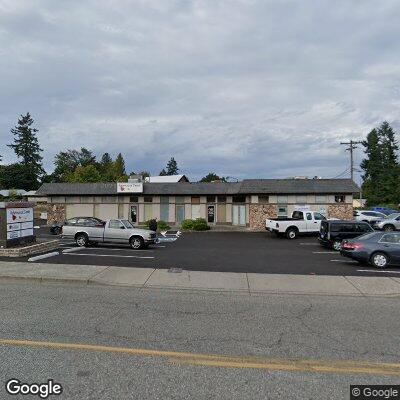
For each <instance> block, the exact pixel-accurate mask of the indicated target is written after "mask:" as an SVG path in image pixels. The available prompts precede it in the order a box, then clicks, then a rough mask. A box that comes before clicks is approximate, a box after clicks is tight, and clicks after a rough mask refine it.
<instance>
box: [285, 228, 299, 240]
mask: <svg viewBox="0 0 400 400" xmlns="http://www.w3.org/2000/svg"><path fill="white" fill-rule="evenodd" d="M297 234H298V231H297V229H295V228H289V229H288V230H287V231H286V237H287V238H288V239H291V240H292V239H296V237H297Z"/></svg>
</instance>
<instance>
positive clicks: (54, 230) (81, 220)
mask: <svg viewBox="0 0 400 400" xmlns="http://www.w3.org/2000/svg"><path fill="white" fill-rule="evenodd" d="M88 220H89V221H92V222H93V223H94V224H103V223H104V221H103V220H101V219H99V218H95V217H75V218H70V219H67V220H66V221H62V222H54V223H53V224H52V225H51V227H50V233H51V234H52V235H60V234H61V232H62V227H63V226H64V225H74V226H76V225H79V226H85V224H86V223H87V221H88Z"/></svg>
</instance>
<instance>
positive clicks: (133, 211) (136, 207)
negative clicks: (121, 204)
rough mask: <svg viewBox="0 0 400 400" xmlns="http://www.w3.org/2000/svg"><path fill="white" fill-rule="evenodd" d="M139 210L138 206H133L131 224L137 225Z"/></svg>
mask: <svg viewBox="0 0 400 400" xmlns="http://www.w3.org/2000/svg"><path fill="white" fill-rule="evenodd" d="M137 210H138V206H131V222H132V223H133V224H137V220H138V219H137Z"/></svg>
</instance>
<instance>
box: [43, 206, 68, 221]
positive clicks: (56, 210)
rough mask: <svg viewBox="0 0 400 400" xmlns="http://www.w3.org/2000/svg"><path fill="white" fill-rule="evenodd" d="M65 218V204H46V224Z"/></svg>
mask: <svg viewBox="0 0 400 400" xmlns="http://www.w3.org/2000/svg"><path fill="white" fill-rule="evenodd" d="M66 219H67V209H66V206H65V204H48V205H47V225H52V224H53V222H61V221H64V220H66Z"/></svg>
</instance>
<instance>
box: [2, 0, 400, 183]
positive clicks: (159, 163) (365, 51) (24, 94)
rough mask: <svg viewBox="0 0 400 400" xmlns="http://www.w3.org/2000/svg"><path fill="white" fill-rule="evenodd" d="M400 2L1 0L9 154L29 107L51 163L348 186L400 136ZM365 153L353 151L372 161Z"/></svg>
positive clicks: (5, 127)
mask: <svg viewBox="0 0 400 400" xmlns="http://www.w3.org/2000/svg"><path fill="white" fill-rule="evenodd" d="M399 15H400V1H398V0H384V1H382V0H377V1H368V0H364V1H355V0H354V1H350V0H344V1H340V0H335V1H332V0H327V1H322V0H321V1H311V0H310V1H300V0H297V1H289V0H287V1H285V0H276V1H267V0H236V1H234V0H226V1H222V0H221V1H219V0H203V1H200V0H199V1H190V0H175V1H172V0H171V1H169V0H130V1H128V0H126V1H124V0H120V1H117V0H114V1H112V0H108V1H105V0H104V1H100V0H93V1H89V0H85V1H82V0H68V1H54V0H36V1H32V0H30V1H24V0H0V106H1V108H0V154H2V155H3V162H5V163H7V162H13V161H14V160H15V159H14V156H13V153H12V151H11V149H8V148H6V144H8V143H10V142H11V140H12V138H11V134H10V133H9V131H10V128H12V126H13V125H15V123H16V121H17V118H18V115H19V114H21V113H25V112H27V111H29V112H30V113H31V114H32V116H33V117H34V119H35V121H36V127H37V128H39V130H40V132H39V140H40V143H41V146H42V147H43V148H44V150H45V151H44V154H43V156H44V165H45V167H46V169H47V170H48V171H51V170H52V169H53V165H52V162H53V158H54V154H56V153H57V152H58V151H60V150H65V149H69V148H70V149H72V148H78V147H81V146H85V147H87V148H89V149H92V150H93V151H94V152H95V153H96V155H101V154H102V153H103V152H106V151H108V152H110V153H111V154H112V155H113V156H115V155H116V154H117V153H118V152H122V153H123V155H124V156H125V159H126V163H127V169H128V171H132V170H133V171H138V170H142V169H146V170H150V171H151V173H152V175H156V174H158V172H159V171H160V169H161V168H162V167H163V166H164V165H165V163H166V161H167V160H168V159H169V158H170V157H171V156H174V157H175V159H176V160H177V161H178V164H179V167H180V168H181V171H182V172H183V173H186V174H187V175H188V176H189V177H190V178H192V179H196V178H199V177H201V176H203V175H205V174H206V173H207V172H209V171H215V172H216V173H218V174H221V175H229V176H234V177H238V178H245V177H265V178H275V177H287V176H294V175H309V176H313V175H321V176H323V177H327V178H329V177H333V176H336V175H339V174H340V173H341V172H343V171H344V170H345V168H346V167H347V165H348V154H346V152H345V149H344V146H340V145H339V143H340V141H342V140H348V139H360V138H363V137H365V135H366V133H367V132H368V131H369V130H370V129H371V128H372V127H374V126H376V125H378V124H379V123H380V122H382V121H383V120H387V121H389V123H391V124H392V125H393V127H394V128H395V129H397V130H398V131H400V119H399V115H400V114H399V109H400V108H399V107H400V40H399V37H400V24H399ZM361 157H362V152H361V151H358V152H357V159H358V160H360V158H361Z"/></svg>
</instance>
